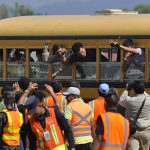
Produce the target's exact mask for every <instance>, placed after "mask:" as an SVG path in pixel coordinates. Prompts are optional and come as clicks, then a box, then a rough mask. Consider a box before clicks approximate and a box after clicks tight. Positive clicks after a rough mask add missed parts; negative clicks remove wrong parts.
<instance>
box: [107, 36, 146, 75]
mask: <svg viewBox="0 0 150 150" xmlns="http://www.w3.org/2000/svg"><path fill="white" fill-rule="evenodd" d="M109 42H110V43H111V46H117V47H119V48H120V49H121V50H124V51H125V57H124V63H123V72H124V75H125V76H126V73H127V70H128V68H129V67H130V65H131V64H134V65H135V66H136V68H138V69H139V70H141V72H144V66H142V65H141V62H142V61H143V60H142V57H141V55H142V54H143V51H142V49H141V48H135V44H134V42H133V40H132V39H126V40H124V42H123V45H121V44H119V43H118V42H115V41H112V40H111V41H109Z"/></svg>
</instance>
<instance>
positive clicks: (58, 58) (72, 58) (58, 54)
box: [43, 42, 86, 78]
mask: <svg viewBox="0 0 150 150" xmlns="http://www.w3.org/2000/svg"><path fill="white" fill-rule="evenodd" d="M52 50H53V55H52V56H51V57H49V59H47V60H48V61H47V62H49V63H55V62H60V63H61V66H60V67H61V68H62V70H65V67H68V66H67V64H69V65H71V64H73V63H76V62H81V61H82V60H84V58H86V49H85V48H84V46H83V44H82V43H80V42H77V43H74V44H73V45H72V49H69V50H67V49H65V48H64V46H63V45H62V44H54V45H53V47H52ZM43 55H44V56H45V57H47V56H46V54H43ZM76 68H77V71H78V72H79V74H80V75H81V78H85V77H86V76H85V73H84V70H83V68H82V66H81V65H79V64H76Z"/></svg>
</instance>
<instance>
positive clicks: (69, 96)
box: [66, 95, 72, 103]
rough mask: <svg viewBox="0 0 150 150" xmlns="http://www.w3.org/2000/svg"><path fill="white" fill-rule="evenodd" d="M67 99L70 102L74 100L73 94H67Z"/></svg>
mask: <svg viewBox="0 0 150 150" xmlns="http://www.w3.org/2000/svg"><path fill="white" fill-rule="evenodd" d="M66 100H67V102H68V103H70V102H71V100H72V96H71V95H67V96H66Z"/></svg>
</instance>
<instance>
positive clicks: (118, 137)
mask: <svg viewBox="0 0 150 150" xmlns="http://www.w3.org/2000/svg"><path fill="white" fill-rule="evenodd" d="M39 86H40V85H38V84H37V83H32V82H30V81H29V80H28V79H27V78H26V77H21V78H20V79H19V81H18V83H15V84H13V86H5V87H3V88H2V91H1V95H2V100H1V105H2V104H3V107H1V112H0V133H1V134H0V149H1V150H25V149H27V148H28V149H29V150H67V149H68V150H111V149H112V150H114V149H115V150H125V149H128V150H139V149H140V150H141V149H142V150H149V147H150V111H149V110H150V96H149V95H148V94H147V93H146V92H145V87H144V83H143V82H141V81H135V82H134V83H132V84H127V86H126V89H125V90H124V92H123V93H122V95H121V96H120V97H119V95H118V92H117V89H115V88H112V87H109V85H108V84H106V83H101V84H100V85H99V87H98V95H99V96H98V97H97V98H95V99H94V100H92V101H90V102H85V101H84V99H83V98H81V97H80V95H81V93H80V83H79V82H78V81H72V82H71V83H70V87H69V88H68V89H67V90H66V91H65V92H63V91H62V89H63V87H62V84H61V82H60V81H57V80H53V81H51V82H49V83H47V84H44V87H43V90H42V91H41V90H39V89H38V88H39ZM133 92H134V95H133V96H132V97H131V93H132V94H133ZM2 102H3V103H2ZM137 114H138V116H137ZM131 122H132V125H133V123H134V124H135V125H136V128H133V126H132V125H131ZM133 129H134V132H131V131H133Z"/></svg>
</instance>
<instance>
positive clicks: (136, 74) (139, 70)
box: [123, 48, 145, 80]
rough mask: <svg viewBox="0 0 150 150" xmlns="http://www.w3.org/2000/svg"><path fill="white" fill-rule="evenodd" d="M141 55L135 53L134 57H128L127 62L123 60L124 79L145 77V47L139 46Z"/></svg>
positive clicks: (141, 78)
mask: <svg viewBox="0 0 150 150" xmlns="http://www.w3.org/2000/svg"><path fill="white" fill-rule="evenodd" d="M141 50H142V53H141V55H139V54H135V55H134V57H132V56H131V57H130V58H129V60H128V62H129V63H126V62H127V61H126V59H125V58H124V59H125V60H124V64H123V67H124V70H126V73H124V79H125V80H144V77H145V49H144V48H141Z"/></svg>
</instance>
